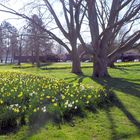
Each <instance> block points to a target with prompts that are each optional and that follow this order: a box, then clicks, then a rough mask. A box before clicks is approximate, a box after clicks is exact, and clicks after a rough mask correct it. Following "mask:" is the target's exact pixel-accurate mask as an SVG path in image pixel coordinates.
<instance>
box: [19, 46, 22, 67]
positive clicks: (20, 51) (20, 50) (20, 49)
mask: <svg viewBox="0 0 140 140" xmlns="http://www.w3.org/2000/svg"><path fill="white" fill-rule="evenodd" d="M21 53H22V43H20V47H19V56H18V57H19V58H18V65H19V66H20V65H21Z"/></svg>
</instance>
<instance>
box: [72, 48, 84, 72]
mask: <svg viewBox="0 0 140 140" xmlns="http://www.w3.org/2000/svg"><path fill="white" fill-rule="evenodd" d="M71 55H72V73H75V74H82V71H81V63H80V58H79V55H78V51H77V48H76V47H75V48H73V50H72V53H71Z"/></svg>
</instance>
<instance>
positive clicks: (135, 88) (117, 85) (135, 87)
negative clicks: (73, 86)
mask: <svg viewBox="0 0 140 140" xmlns="http://www.w3.org/2000/svg"><path fill="white" fill-rule="evenodd" d="M87 77H88V78H91V77H90V76H86V75H80V76H77V77H76V78H75V79H73V80H76V81H78V82H79V83H81V82H82V81H83V79H84V78H87ZM91 79H92V78H91ZM92 80H94V81H95V82H96V83H98V84H100V85H102V86H104V87H105V88H106V90H107V92H110V89H113V90H112V91H111V92H112V93H111V94H110V95H111V96H110V101H111V104H112V106H116V107H117V108H119V109H120V110H121V111H122V112H123V113H124V115H125V116H126V117H127V118H128V120H129V121H130V122H131V123H132V124H133V125H134V126H136V128H137V129H138V131H139V132H138V134H139V133H140V122H139V121H138V120H137V119H136V118H135V117H134V116H133V114H132V113H131V112H130V111H129V110H128V109H127V108H126V107H125V105H124V104H123V102H122V101H121V100H120V99H119V98H118V97H117V95H116V93H115V91H121V92H123V93H124V94H129V95H132V96H135V97H138V98H140V84H139V79H132V80H131V79H130V80H128V79H127V80H126V79H123V78H111V77H108V78H100V79H99V78H98V79H96V78H95V79H92ZM131 81H132V82H131ZM134 82H136V83H134ZM104 109H105V112H106V114H107V118H108V120H109V122H110V125H111V131H112V132H111V133H112V140H118V139H122V138H129V137H131V136H132V137H133V135H135V134H124V133H123V134H121V135H118V134H117V132H116V131H115V128H116V126H115V121H114V120H113V116H112V115H111V114H110V110H109V107H105V108H104ZM136 135H137V134H136Z"/></svg>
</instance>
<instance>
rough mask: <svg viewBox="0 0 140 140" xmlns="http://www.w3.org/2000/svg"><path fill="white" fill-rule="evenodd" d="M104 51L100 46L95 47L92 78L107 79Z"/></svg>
mask: <svg viewBox="0 0 140 140" xmlns="http://www.w3.org/2000/svg"><path fill="white" fill-rule="evenodd" d="M106 54H107V53H106V50H105V48H103V47H102V46H98V47H96V53H95V55H94V60H93V62H94V68H93V75H92V76H93V77H95V78H100V77H108V76H109V74H108V70H107V66H108V58H107V55H106Z"/></svg>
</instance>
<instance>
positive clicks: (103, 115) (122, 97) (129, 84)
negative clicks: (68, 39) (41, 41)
mask: <svg viewBox="0 0 140 140" xmlns="http://www.w3.org/2000/svg"><path fill="white" fill-rule="evenodd" d="M13 67H14V66H13V65H7V66H2V65H0V71H5V70H10V71H12V70H14V71H26V72H29V73H35V74H39V75H44V74H45V75H48V76H50V77H56V78H60V79H64V80H66V81H68V82H79V83H83V84H89V85H95V86H97V85H104V86H106V87H108V88H111V89H112V92H113V94H114V95H115V99H114V100H115V103H114V104H113V105H112V106H111V107H104V108H103V109H98V110H97V111H96V112H90V111H86V116H84V117H75V118H74V120H73V122H70V123H66V124H64V125H61V128H59V126H57V125H56V124H54V123H52V122H50V121H48V118H45V120H44V121H43V123H40V120H43V119H44V118H40V120H38V122H37V123H36V124H35V125H34V127H32V128H29V127H28V126H24V127H22V128H20V130H18V131H17V132H16V133H15V134H13V133H12V134H8V135H4V136H0V140H140V72H139V71H140V63H139V62H137V63H127V64H124V63H121V64H117V68H115V69H109V73H110V75H111V78H106V79H100V80H98V79H94V80H93V79H92V78H91V74H92V64H91V63H83V64H82V67H83V68H82V70H83V75H81V76H78V75H75V74H72V73H70V67H71V64H70V63H66V64H63V63H60V64H50V65H48V66H42V67H41V69H38V68H34V67H31V65H29V64H23V65H22V67H21V68H15V67H14V68H13Z"/></svg>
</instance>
